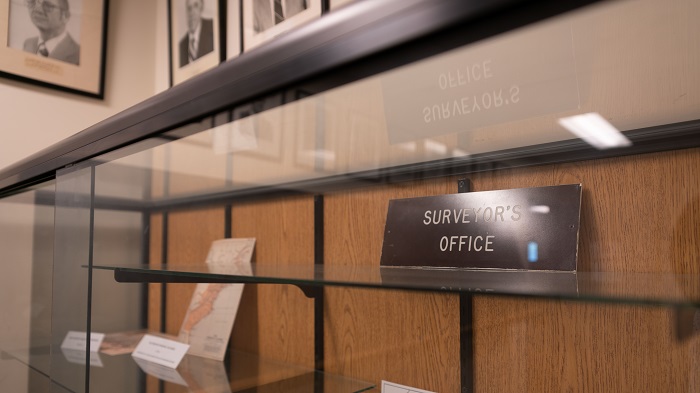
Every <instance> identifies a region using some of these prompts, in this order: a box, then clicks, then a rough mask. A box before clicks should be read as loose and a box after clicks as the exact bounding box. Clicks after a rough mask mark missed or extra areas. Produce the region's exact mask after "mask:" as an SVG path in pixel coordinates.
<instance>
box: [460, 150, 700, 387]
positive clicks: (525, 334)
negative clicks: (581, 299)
mask: <svg viewBox="0 0 700 393" xmlns="http://www.w3.org/2000/svg"><path fill="white" fill-rule="evenodd" d="M698 167H700V150H698V149H688V150H679V151H672V152H663V153H656V154H649V155H640V156H634V157H620V158H613V159H605V160H596V161H587V162H579V163H571V164H561V165H552V166H545V167H539V168H524V169H514V170H507V171H498V172H490V173H484V174H480V175H478V176H474V177H473V180H474V183H475V188H476V189H477V190H485V189H499V188H512V187H520V186H540V185H549V184H565V183H576V182H580V183H582V184H583V189H584V194H583V200H582V210H581V233H580V240H579V270H581V271H609V272H675V273H695V274H697V272H698V268H699V266H700V264H698V263H697V261H698V260H699V258H700V250H699V249H698V241H697V239H698V238H700V237H698V226H697V222H699V221H698V220H700V203H698V199H699V197H700V180H699V179H698V177H697V174H696V173H694V172H696V168H698ZM550 181H551V183H550ZM474 310H475V311H474V317H475V324H474V334H475V358H476V359H477V360H476V362H475V364H476V370H475V374H476V386H477V388H478V389H477V391H478V392H508V391H532V392H561V391H568V392H599V391H615V392H634V391H641V390H644V391H664V392H688V391H696V390H698V389H700V385H699V383H700V381H699V379H698V378H697V377H696V376H697V375H699V374H700V362H698V360H697V359H699V358H700V357H699V356H698V355H699V354H700V341H699V340H698V339H697V338H696V339H694V340H691V341H688V342H683V343H681V342H676V341H675V339H674V335H675V332H674V331H673V329H672V327H673V319H672V310H670V309H666V308H644V307H632V306H622V305H617V306H606V305H600V304H591V303H567V302H554V301H547V302H545V301H541V302H533V301H528V300H522V299H503V298H487V297H479V298H478V299H476V300H475V302H474Z"/></svg>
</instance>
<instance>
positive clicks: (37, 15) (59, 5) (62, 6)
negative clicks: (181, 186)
mask: <svg viewBox="0 0 700 393" xmlns="http://www.w3.org/2000/svg"><path fill="white" fill-rule="evenodd" d="M26 3H27V9H28V10H29V17H30V18H31V20H32V23H33V24H34V26H36V28H37V29H38V30H39V35H38V36H36V37H31V38H28V39H27V40H25V41H24V45H23V48H22V49H24V51H26V52H31V53H35V54H37V55H39V56H43V57H48V58H51V59H56V60H60V61H65V62H66V63H71V64H75V65H79V64H80V45H79V44H78V43H77V42H76V41H75V40H74V39H73V37H71V35H70V34H69V33H68V31H67V30H66V25H67V24H68V21H69V20H70V5H69V4H68V0H26Z"/></svg>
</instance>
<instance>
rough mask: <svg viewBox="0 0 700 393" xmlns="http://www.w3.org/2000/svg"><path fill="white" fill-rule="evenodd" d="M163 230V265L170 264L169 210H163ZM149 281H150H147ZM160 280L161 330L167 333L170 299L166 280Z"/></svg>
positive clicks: (161, 256)
mask: <svg viewBox="0 0 700 393" xmlns="http://www.w3.org/2000/svg"><path fill="white" fill-rule="evenodd" d="M162 225H163V227H162V230H161V242H160V263H161V265H162V266H167V265H168V212H163V219H162ZM115 278H116V272H115ZM117 281H119V280H117ZM146 282H149V281H146ZM154 282H160V283H161V284H160V285H161V286H160V332H161V333H165V324H166V322H167V317H166V310H167V304H166V303H167V300H168V290H167V289H168V288H167V285H166V282H165V281H154Z"/></svg>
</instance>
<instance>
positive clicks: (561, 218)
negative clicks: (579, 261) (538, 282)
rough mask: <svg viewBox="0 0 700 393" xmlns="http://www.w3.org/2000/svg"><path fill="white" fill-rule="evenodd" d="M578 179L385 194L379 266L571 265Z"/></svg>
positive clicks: (551, 267) (547, 267)
mask: <svg viewBox="0 0 700 393" xmlns="http://www.w3.org/2000/svg"><path fill="white" fill-rule="evenodd" d="M580 210H581V185H580V184H571V185H562V186H551V187H537V188H520V189H513V190H499V191H484V192H472V193H464V194H452V195H439V196H434V197H424V198H409V199H396V200H392V201H389V211H388V213H387V220H386V227H385V231H384V245H383V247H382V257H381V265H382V266H416V267H419V266H430V267H461V268H495V269H525V270H559V271H575V270H576V257H577V253H578V231H579V215H580Z"/></svg>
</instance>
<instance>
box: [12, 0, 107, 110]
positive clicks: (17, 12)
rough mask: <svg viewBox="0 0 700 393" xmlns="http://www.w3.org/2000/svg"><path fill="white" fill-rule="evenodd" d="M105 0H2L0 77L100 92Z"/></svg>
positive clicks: (87, 92)
mask: <svg viewBox="0 0 700 393" xmlns="http://www.w3.org/2000/svg"><path fill="white" fill-rule="evenodd" d="M107 8H108V7H107V0H0V74H1V75H2V76H6V77H9V78H12V79H18V80H22V81H25V82H30V83H34V84H38V85H43V86H47V87H53V88H56V89H59V90H64V91H70V92H73V93H78V94H82V95H86V96H90V97H96V98H102V97H103V94H104V91H103V89H104V55H105V48H104V44H105V41H106V40H105V27H106V20H107Z"/></svg>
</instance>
